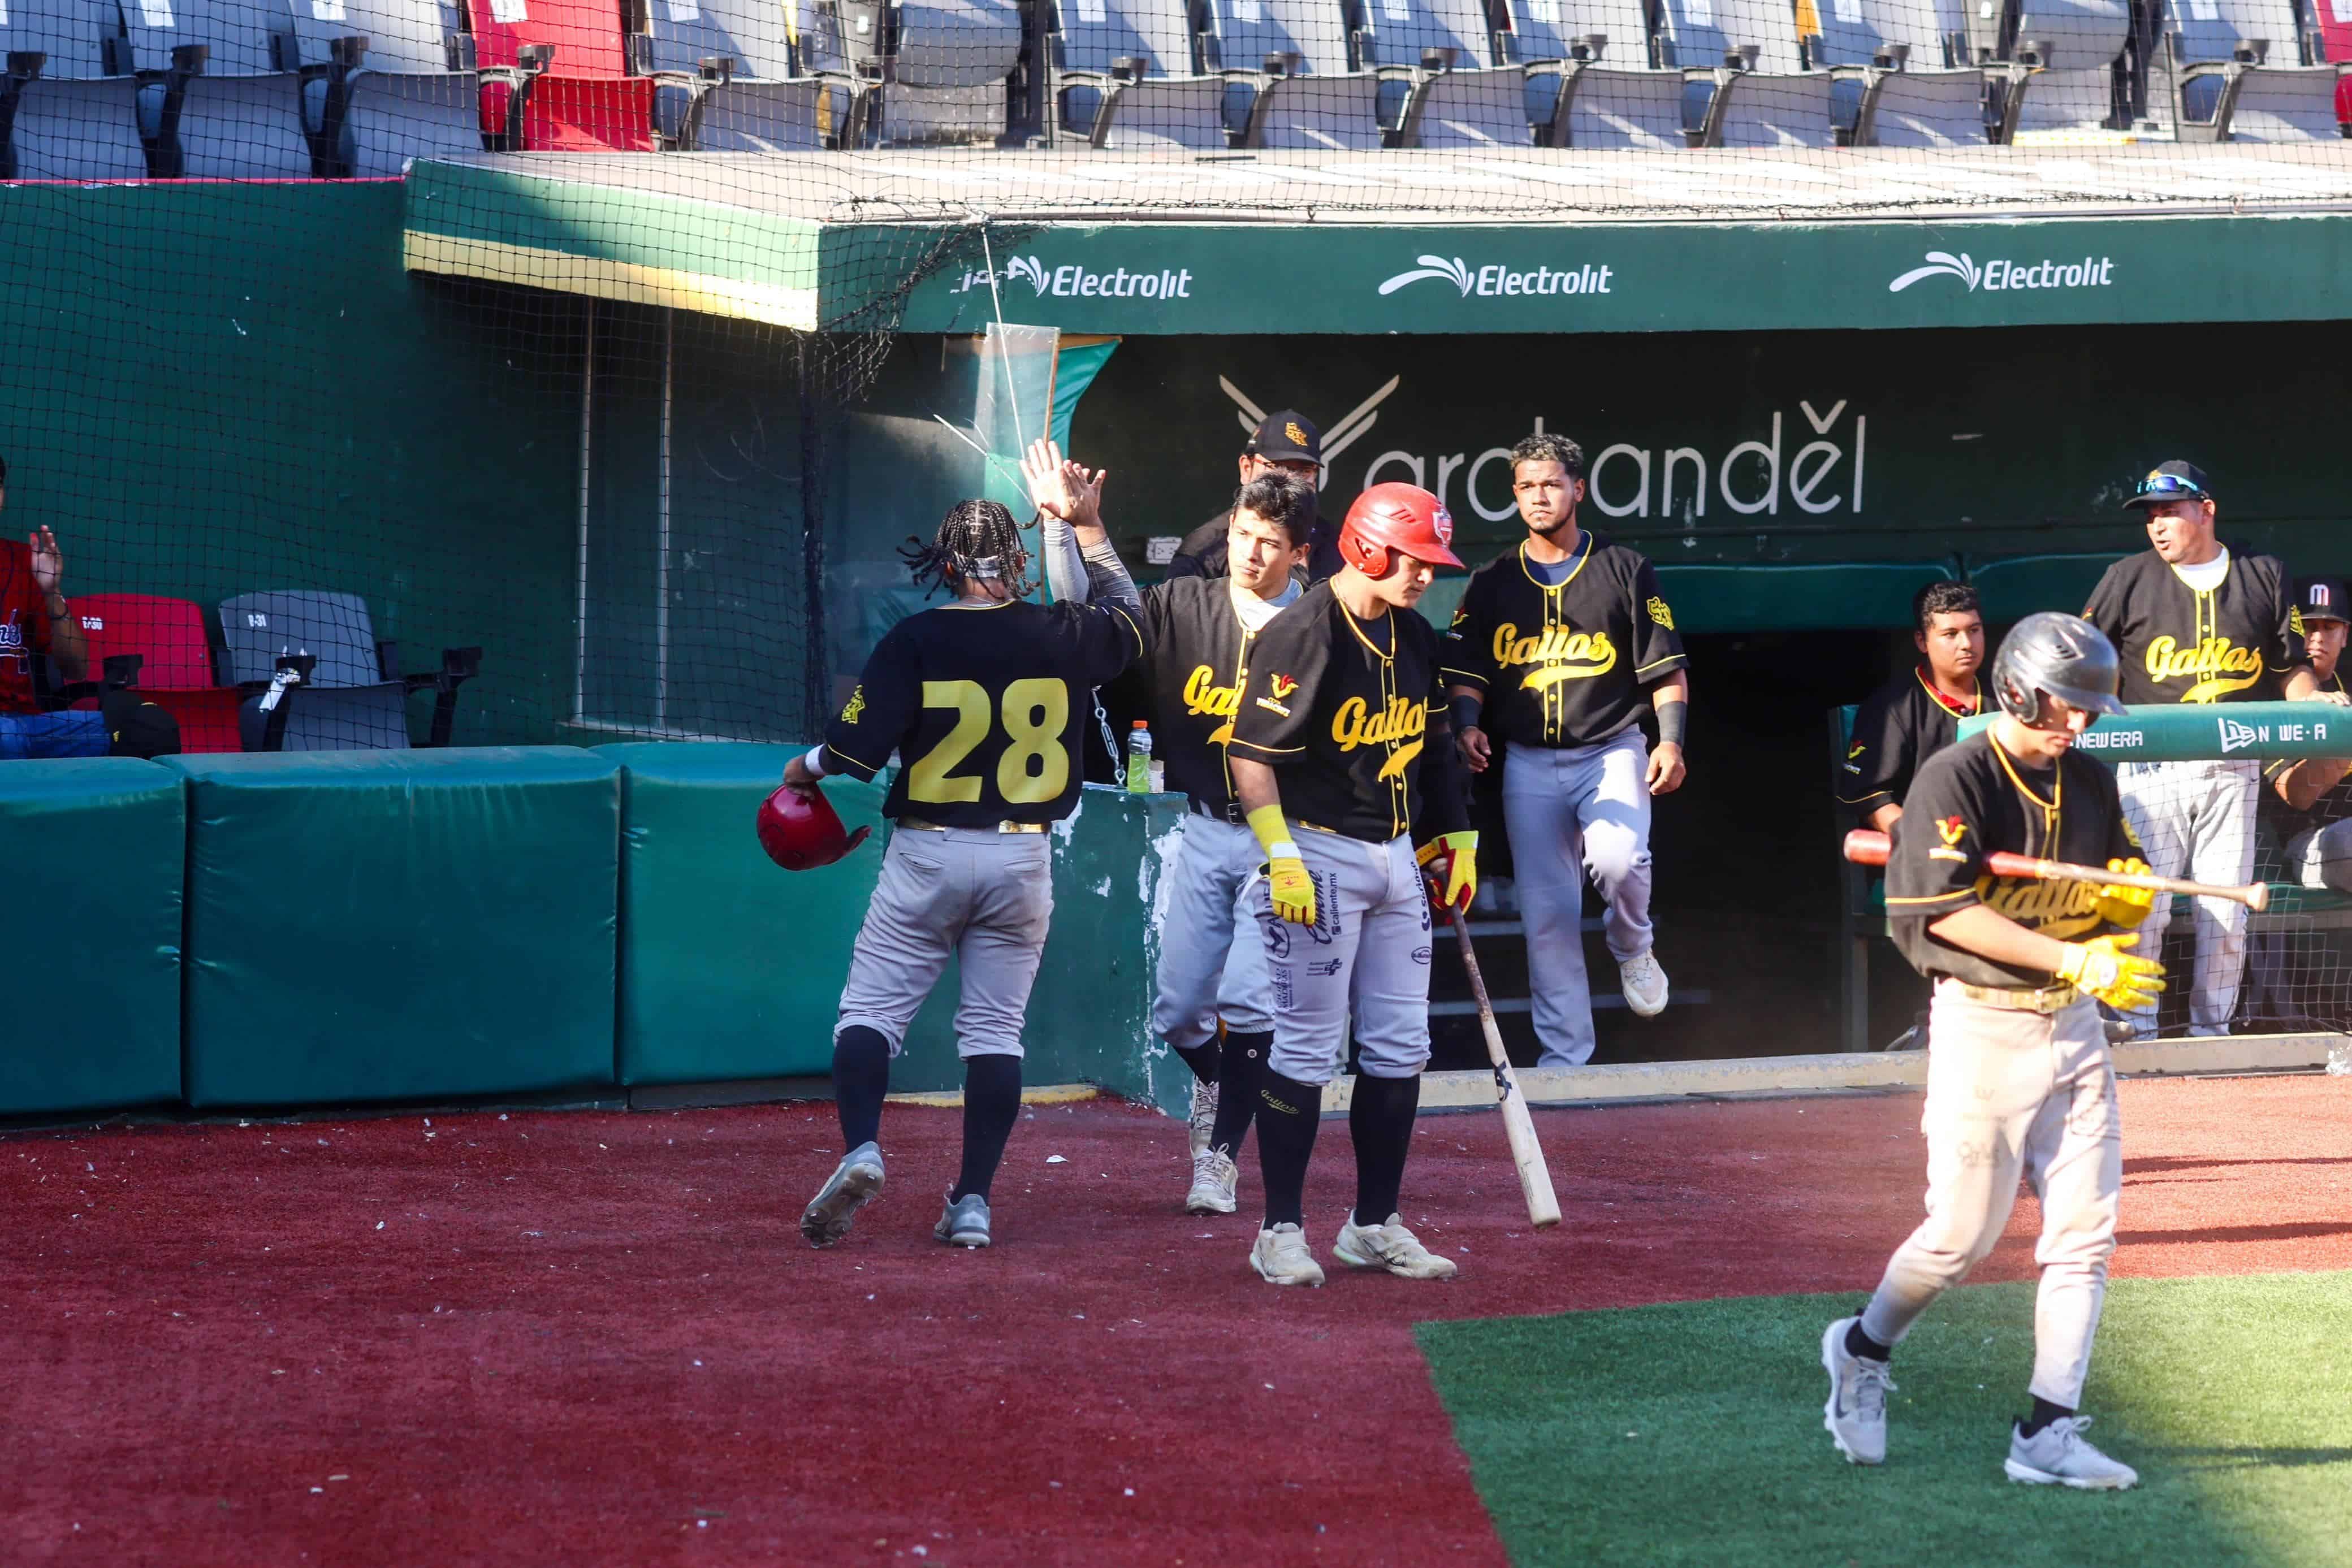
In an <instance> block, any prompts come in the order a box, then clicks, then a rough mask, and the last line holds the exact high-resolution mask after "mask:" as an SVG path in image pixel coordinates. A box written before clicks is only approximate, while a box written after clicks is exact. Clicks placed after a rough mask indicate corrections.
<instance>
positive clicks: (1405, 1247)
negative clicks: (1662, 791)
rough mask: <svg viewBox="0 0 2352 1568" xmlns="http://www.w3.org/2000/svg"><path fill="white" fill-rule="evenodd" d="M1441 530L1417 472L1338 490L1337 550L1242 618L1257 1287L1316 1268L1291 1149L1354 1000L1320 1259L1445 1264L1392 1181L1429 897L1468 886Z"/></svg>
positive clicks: (1425, 1056)
mask: <svg viewBox="0 0 2352 1568" xmlns="http://www.w3.org/2000/svg"><path fill="white" fill-rule="evenodd" d="M1453 534H1454V519H1453V518H1452V517H1449V516H1448V515H1447V514H1446V510H1445V507H1444V505H1443V504H1442V503H1441V502H1439V500H1438V499H1437V497H1434V496H1433V495H1431V494H1430V493H1429V492H1428V491H1426V490H1423V489H1422V488H1420V487H1419V486H1413V485H1394V484H1391V485H1375V486H1372V487H1371V488H1370V489H1369V490H1366V491H1365V492H1364V493H1363V494H1362V495H1360V496H1359V497H1356V504H1355V505H1354V506H1352V507H1349V509H1348V517H1347V521H1346V522H1345V523H1344V524H1343V525H1342V526H1341V528H1340V529H1339V553H1340V555H1341V556H1342V557H1343V558H1344V559H1345V560H1346V563H1347V564H1346V565H1344V566H1343V567H1341V568H1340V570H1339V572H1338V573H1336V574H1335V575H1333V576H1332V577H1330V578H1328V579H1327V580H1324V581H1322V582H1320V583H1318V584H1317V585H1316V586H1314V587H1313V588H1310V589H1308V590H1307V592H1306V594H1305V596H1304V597H1302V598H1301V599H1300V600H1299V601H1298V602H1297V603H1296V604H1294V605H1292V606H1291V607H1290V608H1289V609H1287V610H1286V611H1284V612H1282V613H1281V614H1279V615H1277V616H1276V617H1275V618H1274V621H1273V622H1272V623H1271V624H1269V625H1268V626H1267V627H1266V628H1265V631H1263V632H1259V633H1258V636H1257V642H1256V643H1255V646H1254V647H1253V648H1252V649H1251V651H1250V657H1249V672H1248V676H1247V678H1246V679H1245V680H1244V682H1243V685H1242V692H1241V706H1240V708H1239V709H1238V711H1236V712H1235V713H1234V733H1233V739H1232V741H1231V742H1230V743H1229V747H1228V749H1229V750H1230V751H1231V753H1232V755H1231V758H1229V761H1228V764H1227V766H1229V767H1230V768H1232V769H1233V779H1234V793H1235V794H1237V795H1238V796H1240V798H1241V803H1242V809H1243V810H1244V813H1245V815H1246V819H1247V821H1248V822H1249V826H1250V830H1251V831H1252V832H1253V833H1255V835H1256V838H1257V841H1258V844H1259V847H1260V848H1261V849H1262V850H1263V851H1264V852H1265V876H1264V878H1263V879H1262V880H1261V881H1260V882H1259V883H1257V885H1256V889H1255V894H1253V896H1254V898H1255V904H1256V909H1257V917H1258V924H1259V926H1260V930H1261V934H1262V936H1264V939H1265V950H1266V969H1267V972H1268V975H1269V977H1270V978H1271V981H1272V988H1273V993H1274V1052H1273V1057H1272V1060H1271V1061H1269V1062H1268V1063H1267V1066H1266V1070H1265V1076H1264V1078H1263V1080H1262V1082H1261V1087H1260V1089H1259V1092H1258V1107H1257V1129H1258V1132H1257V1152H1258V1166H1259V1170H1260V1172H1261V1174H1262V1175H1263V1176H1264V1178H1265V1224H1264V1225H1263V1226H1262V1227H1261V1228H1260V1229H1259V1231H1258V1235H1257V1240H1256V1242H1255V1245H1253V1246H1252V1248H1251V1249H1250V1266H1251V1267H1252V1268H1253V1269H1255V1270H1257V1273H1258V1276H1259V1278H1261V1279H1263V1280H1265V1281H1268V1282H1269V1283H1271V1284H1276V1285H1319V1284H1321V1283H1322V1282H1323V1269H1322V1266H1321V1265H1320V1264H1318V1263H1317V1262H1316V1260H1315V1254H1314V1252H1313V1251H1312V1250H1311V1249H1309V1247H1308V1246H1307V1234H1306V1228H1305V1226H1306V1208H1305V1204H1306V1189H1307V1162H1308V1161H1309V1159H1310V1158H1311V1157H1312V1156H1313V1155H1314V1152H1315V1131H1316V1126H1317V1124H1318V1122H1319V1121H1320V1119H1321V1115H1322V1100H1323V1086H1324V1085H1325V1084H1327V1083H1328V1082H1330V1081H1331V1080H1332V1078H1333V1077H1335V1076H1337V1074H1338V1073H1339V1069H1340V1066H1341V1064H1342V1062H1343V1061H1345V1060H1346V1057H1347V1051H1348V1030H1349V1022H1350V1018H1351V1015H1352V1021H1353V1023H1354V1027H1355V1035H1356V1042H1357V1045H1358V1048H1359V1052H1360V1058H1359V1064H1358V1071H1357V1075H1356V1090H1355V1096H1354V1101H1353V1103H1352V1104H1351V1105H1350V1106H1349V1111H1348V1128H1349V1133H1350V1134H1352V1135H1353V1137H1354V1140H1355V1145H1356V1203H1355V1207H1354V1209H1353V1210H1352V1212H1350V1213H1349V1217H1348V1219H1347V1221H1346V1223H1345V1224H1343V1225H1341V1226H1340V1227H1339V1239H1338V1242H1337V1244H1336V1245H1335V1246H1334V1248H1333V1249H1332V1252H1333V1256H1335V1257H1336V1258H1338V1259H1339V1261H1340V1262H1342V1263H1345V1264H1347V1265H1348V1266H1349V1268H1351V1269H1385V1270H1388V1271H1389V1272H1390V1273H1391V1274H1397V1275H1402V1276H1403V1277H1404V1278H1406V1279H1410V1280H1444V1279H1448V1278H1451V1277H1452V1276H1453V1274H1454V1262H1453V1260H1451V1259H1447V1258H1441V1257H1438V1256H1437V1255H1436V1254H1434V1253H1433V1252H1431V1251H1430V1250H1429V1249H1427V1248H1425V1247H1423V1245H1422V1244H1421V1241H1420V1240H1419V1239H1418V1238H1416V1237H1415V1236H1414V1235H1413V1233H1412V1231H1411V1230H1409V1229H1407V1228H1405V1224H1404V1220H1403V1218H1402V1216H1401V1214H1400V1213H1399V1210H1400V1208H1401V1207H1402V1205H1401V1202H1400V1199H1399V1197H1398V1193H1399V1190H1400V1189H1401V1187H1402V1184H1403V1180H1404V1166H1405V1155H1406V1152H1407V1150H1408V1149H1409V1148H1410V1146H1411V1145H1412V1124H1413V1116H1414V1113H1415V1112H1416V1111H1417V1110H1418V1109H1419V1107H1420V1103H1421V1071H1422V1069H1423V1067H1424V1066H1426V1065H1427V1064H1428V1061H1429V956H1430V904H1431V901H1432V900H1433V899H1438V900H1442V901H1443V903H1444V906H1445V907H1447V908H1448V909H1450V910H1455V911H1460V910H1466V909H1467V908H1468V907H1469V904H1470V899H1471V896H1472V895H1473V894H1474V893H1475V891H1476V888H1477V842H1478V839H1477V835H1476V834H1475V832H1472V831H1470V830H1469V822H1468V814H1467V810H1466V808H1465V800H1464V799H1463V790H1462V788H1461V784H1460V780H1459V777H1458V775H1457V773H1456V771H1455V769H1454V742H1453V737H1451V736H1450V735H1449V734H1448V733H1447V725H1446V716H1445V706H1444V702H1445V697H1444V689H1443V687H1442V686H1441V685H1440V684H1439V676H1438V664H1437V632H1436V630H1435V628H1433V627H1432V626H1431V625H1430V624H1429V622H1426V621H1424V620H1423V619H1422V618H1421V617H1420V616H1419V615H1416V614H1414V613H1412V607H1413V605H1414V604H1415V603H1417V602H1418V601H1420V599H1421V596H1422V594H1423V592H1425V591H1427V590H1428V587H1429V583H1430V580H1431V578H1432V577H1433V575H1434V572H1435V569H1436V568H1437V567H1439V566H1459V565H1461V564H1462V563H1461V561H1460V560H1458V559H1455V557H1454V551H1453V550H1452V549H1450V548H1449V541H1450V540H1451V539H1452V538H1453ZM1416 840H1418V841H1420V842H1421V844H1422V849H1421V851H1420V852H1419V853H1418V854H1416V852H1415V851H1414V848H1413V845H1414V842H1415V841H1416ZM1424 866H1426V867H1429V868H1430V871H1431V873H1432V875H1433V881H1434V883H1436V886H1435V887H1434V888H1433V887H1432V886H1430V885H1426V884H1424V883H1423V867H1424Z"/></svg>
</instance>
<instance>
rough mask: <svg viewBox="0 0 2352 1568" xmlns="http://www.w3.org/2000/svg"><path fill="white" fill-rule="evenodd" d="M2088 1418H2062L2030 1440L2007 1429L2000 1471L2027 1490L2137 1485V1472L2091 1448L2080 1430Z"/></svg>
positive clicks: (2016, 1429) (2018, 1430)
mask: <svg viewBox="0 0 2352 1568" xmlns="http://www.w3.org/2000/svg"><path fill="white" fill-rule="evenodd" d="M2090 1424H2091V1417H2090V1416H2060V1417H2059V1418H2058V1419H2057V1420H2055V1421H2053V1422H2051V1423H2050V1425H2048V1426H2047V1427H2042V1430H2040V1431H2039V1432H2036V1433H2034V1434H2033V1436H2032V1437H2027V1436H2026V1435H2025V1433H2024V1431H2023V1430H2022V1428H2021V1427H2011V1428H2010V1429H2009V1458H2008V1460H2007V1461H2006V1462H2005V1463H2004V1464H2002V1466H2001V1469H2003V1470H2005V1471H2006V1472H2008V1475H2009V1479H2011V1480H2013V1481H2023V1482H2025V1483H2026V1484H2027V1485H2028V1486H2037V1487H2047V1486H2061V1487H2073V1488H2074V1489H2075V1490H2078V1491H2121V1490H2124V1489H2125V1488H2126V1487H2131V1486H2137V1485H2138V1484H2139V1472H2138V1471H2137V1470H2136V1469H2132V1468H2131V1467H2130V1466H2129V1465H2127V1464H2125V1463H2124V1462H2123V1461H2122V1460H2121V1459H2111V1458H2107V1456H2106V1455H2105V1454H2103V1453H2101V1452H2099V1450H2098V1449H2096V1448H2093V1447H2091V1445H2090V1444H2089V1443H2088V1442H2087V1441H2085V1440H2084V1437H2083V1429H2084V1427H2088V1426H2089V1425H2090Z"/></svg>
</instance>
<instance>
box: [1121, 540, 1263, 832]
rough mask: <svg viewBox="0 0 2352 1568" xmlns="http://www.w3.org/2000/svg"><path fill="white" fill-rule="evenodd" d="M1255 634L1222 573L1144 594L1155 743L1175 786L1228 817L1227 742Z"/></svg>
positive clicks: (1146, 679) (1145, 673) (1145, 675)
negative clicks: (1239, 610)
mask: <svg viewBox="0 0 2352 1568" xmlns="http://www.w3.org/2000/svg"><path fill="white" fill-rule="evenodd" d="M1256 637H1257V633H1255V632H1251V631H1249V630H1248V629H1247V628H1245V627H1244V626H1243V624H1242V620H1241V615H1240V613H1239V612H1237V611H1235V610H1234V591H1233V583H1232V580H1230V579H1227V578H1222V577H1178V578H1171V579H1170V580H1168V581H1166V582H1160V583H1154V584H1153V585H1152V586H1151V587H1150V588H1147V589H1145V590H1144V591H1143V665H1142V667H1141V668H1140V669H1139V671H1138V672H1137V674H1139V675H1140V676H1141V677H1142V680H1143V683H1144V685H1145V688H1146V690H1147V691H1149V693H1150V724H1151V745H1152V749H1153V751H1154V752H1155V753H1156V754H1157V755H1158V756H1160V758H1163V759H1165V760H1166V762H1167V764H1168V782H1169V785H1170V786H1171V788H1173V789H1181V790H1182V791H1183V792H1184V793H1185V794H1187V795H1190V796H1191V797H1192V799H1193V800H1197V801H1199V802H1200V803H1201V804H1202V805H1203V806H1206V807H1207V808H1208V809H1209V810H1211V811H1213V812H1215V813H1217V814H1219V815H1223V812H1224V810H1225V808H1226V807H1227V806H1228V805H1230V804H1232V802H1233V800H1234V779H1233V773H1232V771H1231V770H1230V769H1229V768H1226V766H1225V755H1226V754H1225V742H1226V741H1228V740H1230V739H1232V738H1233V734H1234V712H1235V710H1236V709H1238V708H1239V707H1240V706H1241V696H1242V679H1243V676H1244V673H1245V670H1246V668H1247V665H1248V664H1249V652H1250V646H1251V644H1252V643H1254V642H1255V640H1256Z"/></svg>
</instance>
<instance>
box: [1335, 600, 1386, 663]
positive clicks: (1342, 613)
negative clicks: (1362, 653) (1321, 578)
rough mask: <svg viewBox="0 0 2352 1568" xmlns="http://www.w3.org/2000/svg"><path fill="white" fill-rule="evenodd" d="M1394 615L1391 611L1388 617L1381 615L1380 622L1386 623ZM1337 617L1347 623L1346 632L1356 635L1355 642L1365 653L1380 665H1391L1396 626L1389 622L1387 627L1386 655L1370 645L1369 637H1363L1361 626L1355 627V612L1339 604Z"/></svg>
mask: <svg viewBox="0 0 2352 1568" xmlns="http://www.w3.org/2000/svg"><path fill="white" fill-rule="evenodd" d="M1334 602H1337V601H1334ZM1395 613H1396V612H1395V611H1393V610H1391V611H1390V612H1389V613H1388V615H1383V616H1381V620H1383V621H1387V620H1388V619H1389V616H1391V615H1394V614H1395ZM1339 617H1340V619H1341V620H1343V621H1345V622H1347V623H1348V630H1349V631H1350V632H1354V633H1355V634H1356V641H1357V642H1359V643H1362V644H1363V645H1364V647H1365V649H1366V651H1367V652H1369V653H1370V654H1371V655H1372V656H1373V657H1374V658H1376V659H1378V660H1379V661H1380V662H1381V664H1390V663H1392V662H1393V661H1394V660H1395V658H1396V635H1397V632H1396V625H1395V623H1394V622H1390V625H1389V646H1388V651H1387V652H1386V653H1382V652H1381V650H1380V649H1379V648H1377V647H1375V646H1374V645H1373V643H1372V640H1371V639H1370V637H1367V636H1365V635H1364V629H1363V628H1362V627H1361V626H1359V625H1357V624H1356V612H1354V611H1352V610H1350V609H1349V608H1348V607H1347V606H1346V605H1344V604H1341V605H1340V606H1339Z"/></svg>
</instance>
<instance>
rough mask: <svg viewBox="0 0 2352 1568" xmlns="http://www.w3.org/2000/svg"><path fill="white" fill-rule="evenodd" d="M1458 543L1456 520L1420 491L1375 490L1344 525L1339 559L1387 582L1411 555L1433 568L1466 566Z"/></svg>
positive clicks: (1390, 486) (1350, 512)
mask: <svg viewBox="0 0 2352 1568" xmlns="http://www.w3.org/2000/svg"><path fill="white" fill-rule="evenodd" d="M1453 543H1454V514H1452V513H1451V512H1448V511H1447V510H1446V509H1445V503H1444V502H1443V501H1441V500H1439V499H1438V498H1437V497H1434V496H1433V495H1431V494H1430V493H1429V492H1428V491H1426V490H1424V489H1423V488H1422V487H1421V486H1418V485H1406V484H1402V483H1391V484H1387V485H1375V486H1372V487H1371V488H1370V489H1369V490H1367V491H1365V492H1364V493H1363V494H1362V495H1360V496H1359V497H1356V504H1355V505H1354V506H1352V507H1349V508H1348V520H1347V521H1346V522H1344V523H1342V524H1341V525H1339V557H1340V559H1343V560H1345V561H1346V562H1347V563H1348V564H1349V566H1352V567H1354V568H1355V569H1356V570H1358V571H1360V572H1362V573H1363V574H1364V575H1365V576H1367V577H1386V576H1387V575H1388V574H1389V571H1390V570H1391V568H1393V567H1394V566H1395V564H1396V562H1395V561H1394V560H1393V559H1391V556H1392V555H1409V556H1411V557H1412V559H1415V560H1418V561H1426V562H1427V563H1429V564H1430V565H1431V566H1460V565H1461V564H1462V560H1461V558H1460V557H1458V556H1456V555H1455V554H1454V551H1453V550H1452V549H1450V548H1449V547H1450V546H1451V545H1452V544H1453Z"/></svg>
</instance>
